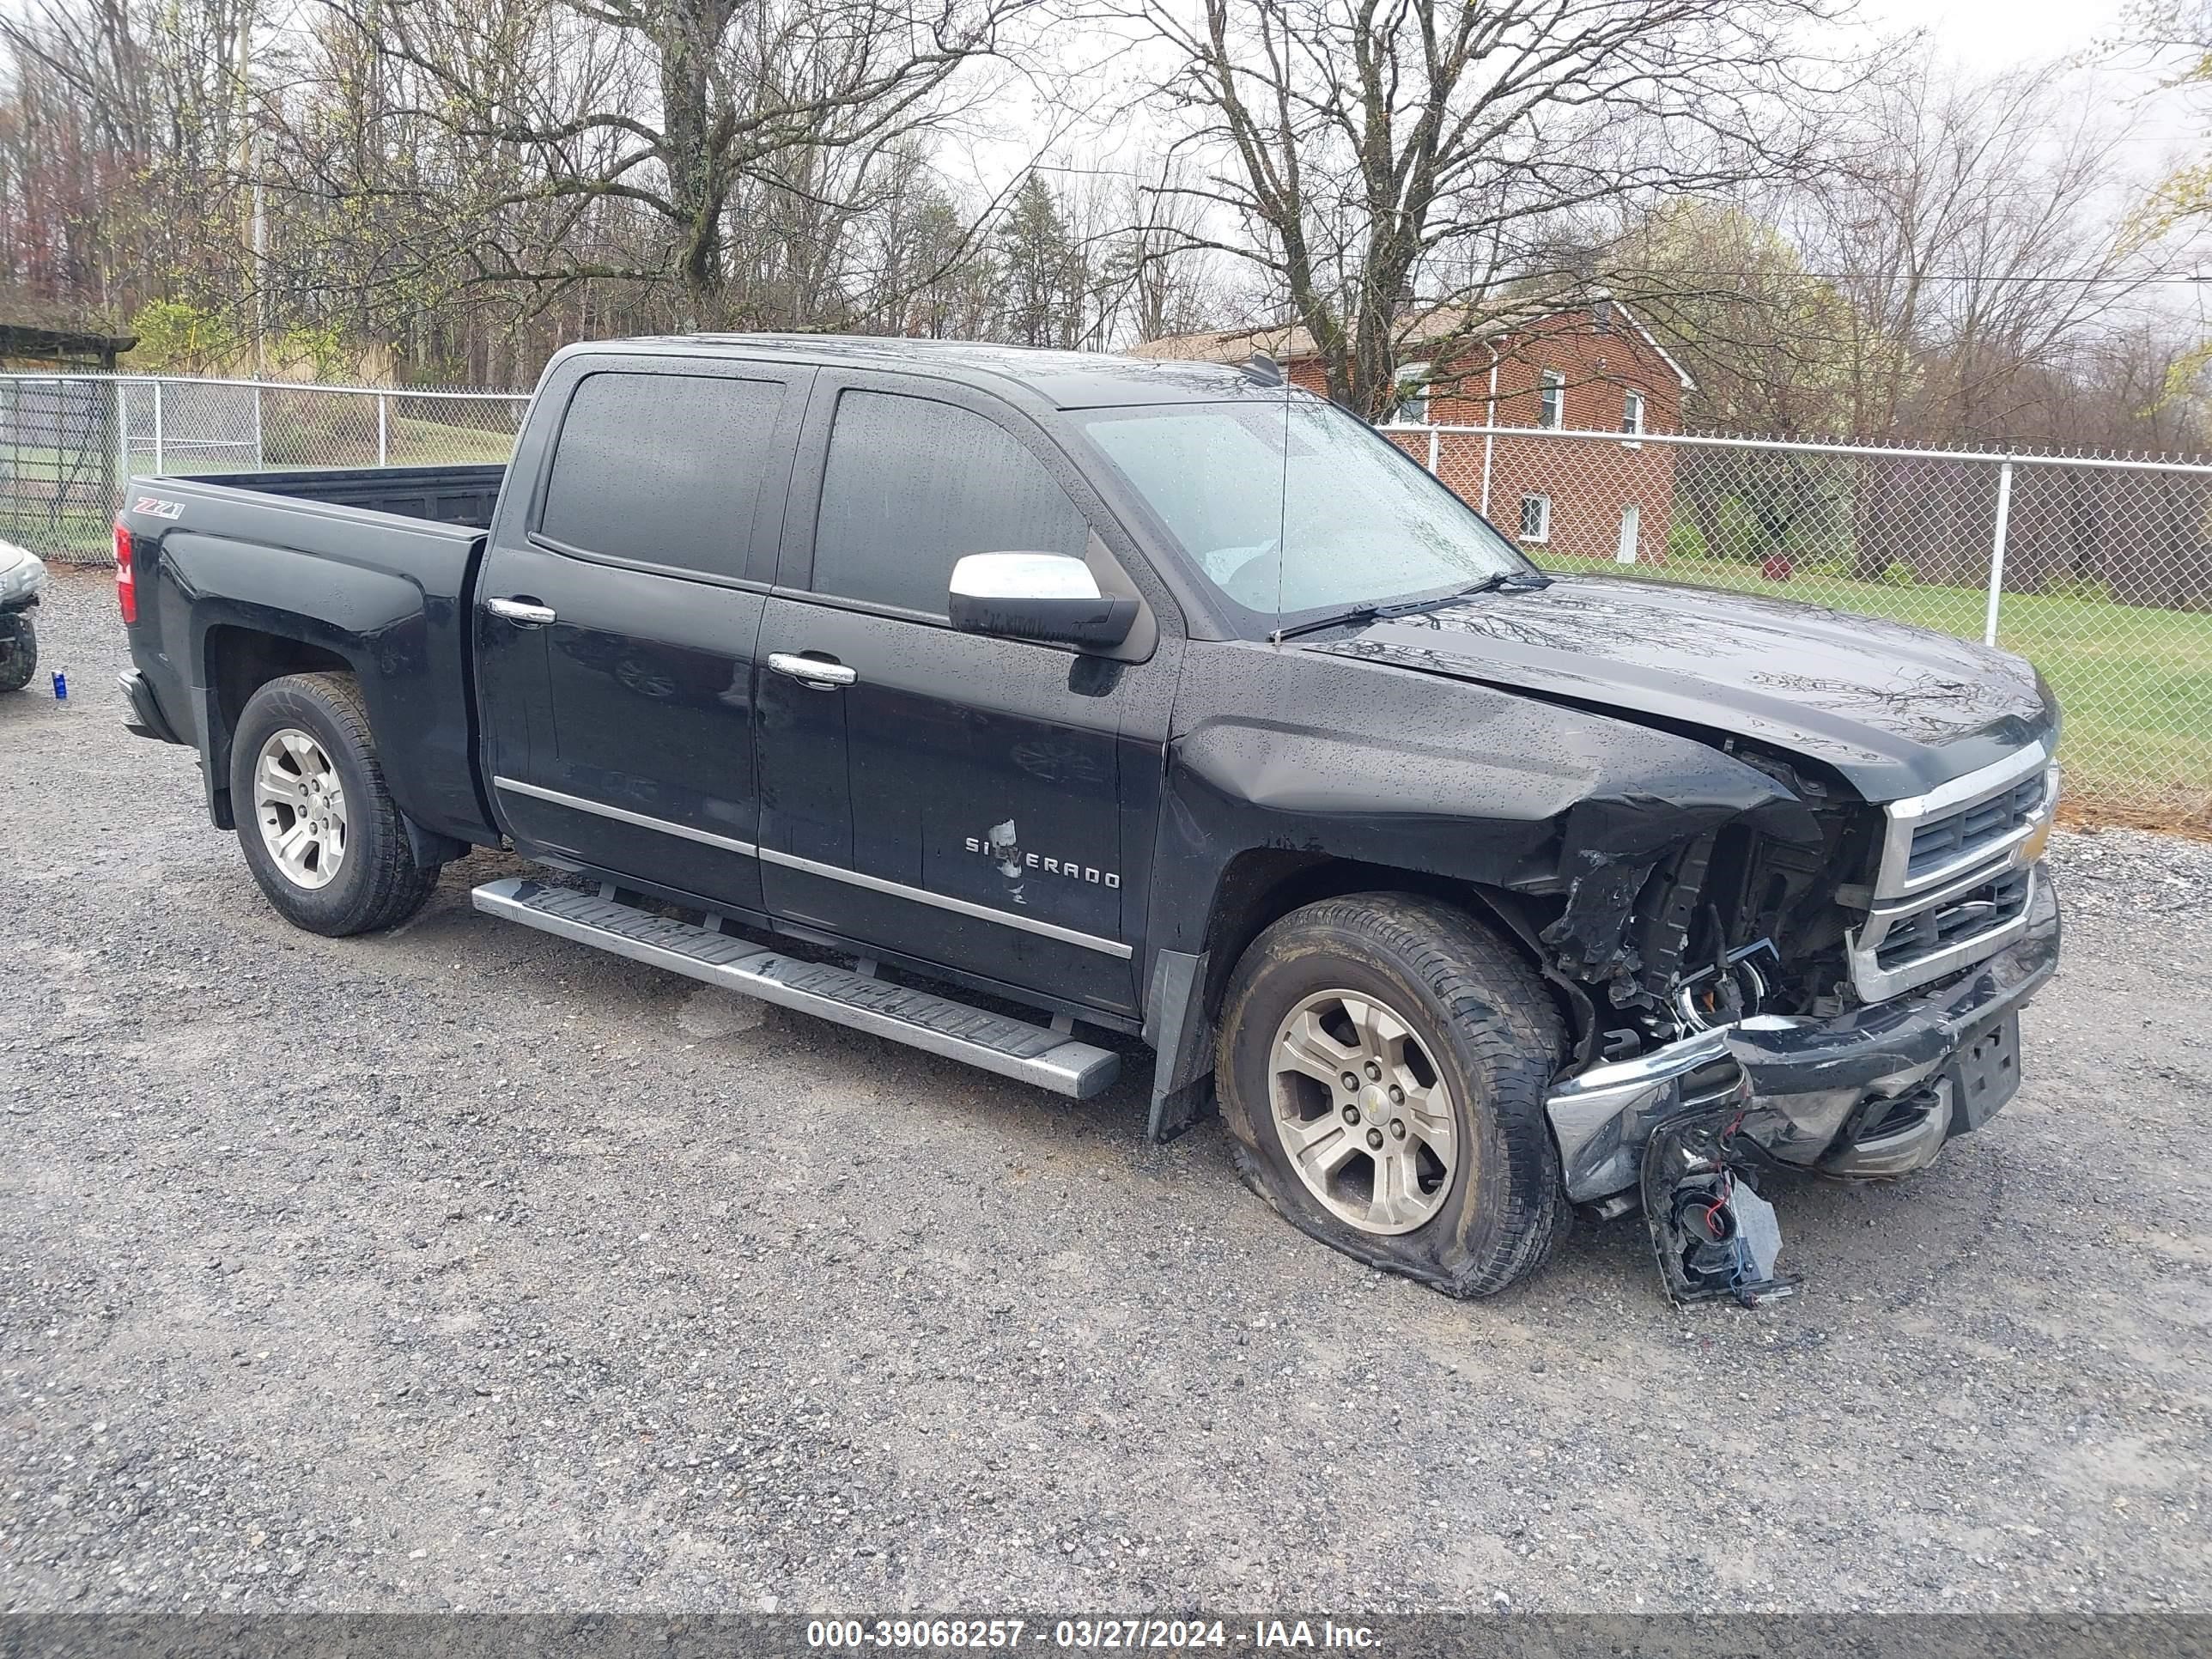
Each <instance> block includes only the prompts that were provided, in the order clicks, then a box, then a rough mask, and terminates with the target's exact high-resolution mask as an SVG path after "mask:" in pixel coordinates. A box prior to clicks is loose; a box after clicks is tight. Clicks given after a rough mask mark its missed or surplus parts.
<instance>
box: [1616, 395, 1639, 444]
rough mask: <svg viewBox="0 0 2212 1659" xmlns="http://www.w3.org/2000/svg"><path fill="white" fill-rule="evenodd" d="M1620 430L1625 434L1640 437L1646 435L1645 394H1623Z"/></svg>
mask: <svg viewBox="0 0 2212 1659" xmlns="http://www.w3.org/2000/svg"><path fill="white" fill-rule="evenodd" d="M1620 429H1621V430H1622V431H1623V432H1632V433H1634V434H1636V435H1637V436H1638V437H1642V436H1643V435H1644V394H1643V393H1642V392H1623V393H1622V394H1621V398H1620Z"/></svg>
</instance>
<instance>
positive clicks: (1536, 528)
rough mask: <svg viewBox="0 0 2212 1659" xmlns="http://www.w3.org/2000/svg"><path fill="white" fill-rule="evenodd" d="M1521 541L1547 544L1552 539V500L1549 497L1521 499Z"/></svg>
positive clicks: (1528, 496) (1537, 496) (1527, 496)
mask: <svg viewBox="0 0 2212 1659" xmlns="http://www.w3.org/2000/svg"><path fill="white" fill-rule="evenodd" d="M1521 539H1522V541H1524V542H1548V541H1550V540H1551V539H1552V498H1551V497H1550V496H1549V495H1523V496H1522V498H1521Z"/></svg>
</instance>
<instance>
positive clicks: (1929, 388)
mask: <svg viewBox="0 0 2212 1659" xmlns="http://www.w3.org/2000/svg"><path fill="white" fill-rule="evenodd" d="M2085 92H2086V89H2085V88H2078V87H2069V84H2068V71H2067V70H2065V69H2064V68H2063V66H2052V67H2050V68H2045V69H2039V70H2023V71H2020V72H2017V73H2014V74H2008V75H2003V76H1996V77H1993V78H1985V79H1978V78H1974V77H1970V76H1963V75H1961V74H1960V73H1959V72H1958V71H1957V70H1955V69H1953V68H1948V67H1945V66H1942V65H1934V64H1922V65H1920V66H1918V67H1917V68H1911V69H1909V70H1904V71H1902V72H1901V73H1899V74H1898V75H1896V76H1893V77H1890V78H1887V79H1886V80H1885V81H1884V82H1881V84H1879V85H1873V86H1869V87H1868V88H1864V89H1863V92H1862V93H1861V94H1860V95H1859V96H1858V97H1857V100H1856V102H1855V106H1854V108H1853V109H1852V110H1851V112H1850V117H1849V118H1850V122H1851V124H1852V125H1853V127H1854V128H1855V130H1856V138H1855V141H1854V143H1853V146H1852V148H1853V150H1854V152H1855V158H1854V159H1853V160H1852V161H1851V162H1850V165H1848V166H1846V167H1843V168H1842V169H1840V170H1839V171H1838V173H1835V174H1834V175H1833V176H1832V177H1831V178H1830V179H1828V180H1827V181H1826V183H1825V185H1824V187H1823V188H1822V189H1820V191H1815V192H1810V193H1808V196H1807V197H1805V199H1804V204H1803V207H1802V212H1801V214H1800V215H1799V226H1798V236H1799V240H1800V241H1801V243H1802V245H1803V246H1805V247H1806V248H1807V249H1808V258H1809V259H1810V260H1811V261H1812V262H1813V263H1814V264H1815V265H1817V266H1818V267H1819V268H1820V269H1821V270H1824V271H1826V272H1831V273H1833V276H1832V280H1833V281H1834V283H1835V285H1836V287H1837V289H1838V292H1839V293H1840V294H1841V295H1843V296H1844V299H1845V301H1847V302H1848V303H1847V307H1846V309H1845V311H1844V313H1843V315H1844V317H1845V318H1846V319H1849V322H1850V326H1851V330H1852V338H1851V340H1850V351H1849V354H1848V363H1849V368H1850V386H1849V400H1850V413H1849V419H1848V426H1849V429H1850V431H1851V432H1852V433H1853V434H1854V435H1857V436H1860V437H1867V438H1893V437H1899V436H1908V435H1917V436H1923V437H1942V438H1945V439H1968V438H1972V439H1981V438H1996V437H2003V436H2006V435H2008V428H2010V426H2011V423H2012V422H2013V418H2014V416H2015V412H2016V410H2017V409H2018V408H2019V406H2020V399H2021V398H2022V397H2023V396H2024V395H2025V388H2026V387H2027V386H2028V384H2029V378H2030V375H2031V373H2032V372H2033V371H2036V370H2041V369H2050V368H2057V367H2058V366H2059V365H2061V364H2062V363H2063V362H2065V361H2066V360H2067V359H2068V357H2069V356H2070V355H2071V354H2073V353H2074V352H2075V351H2077V350H2078V349H2080V348H2081V346H2082V345H2083V344H2084V343H2085V342H2086V341H2087V340H2088V339H2089V338H2091V337H2093V336H2094V335H2095V333H2096V332H2097V331H2098V330H2099V329H2100V327H2102V326H2103V325H2105V324H2106V321H2107V320H2108V319H2113V318H2114V317H2115V316H2116V315H2118V314H2123V313H2124V309H2125V307H2126V303H2127V301H2129V300H2130V296H2131V295H2135V294H2136V293H2138V292H2139V291H2140V290H2141V289H2142V285H2143V283H2145V282H2146V281H2147V280H2148V279H2149V278H2150V277H2151V276H2153V275H2154V263H2153V262H2152V260H2151V259H2150V258H2148V257H2146V255H2147V250H2146V249H2145V248H2144V247H2143V246H2142V243H2141V241H2140V240H2139V239H2136V238H2131V237H2130V236H2129V235H2128V234H2125V233H2124V229H2123V228H2122V226H2121V225H2120V224H2119V223H2118V218H2117V215H2116V212H2115V206H2116V204H2118V202H2120V201H2122V200H2123V199H2124V198H2125V197H2126V196H2127V195H2128V193H2129V192H2128V190H2127V185H2126V174H2125V170H2124V145H2125V143H2126V135H2125V133H2124V130H2123V129H2122V127H2121V126H2120V125H2119V124H2118V123H2117V122H2114V121H2112V120H2110V119H2109V118H2106V115H2105V114H2104V112H2102V110H2101V108H2100V105H2099V103H2098V101H2097V100H2094V99H2093V98H2091V97H2089V96H2087V95H2084V94H2085Z"/></svg>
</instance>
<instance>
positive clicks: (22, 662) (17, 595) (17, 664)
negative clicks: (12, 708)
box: [0, 542, 46, 691]
mask: <svg viewBox="0 0 2212 1659" xmlns="http://www.w3.org/2000/svg"><path fill="white" fill-rule="evenodd" d="M44 586H46V565H45V564H44V563H43V562H41V561H40V558H39V556H38V555H36V554H35V553H33V552H32V551H31V550H29V549H28V548H25V547H18V546H16V545H15V543H13V542H0V691H21V690H22V689H23V688H24V687H25V686H27V685H28V684H30V683H31V676H32V675H33V673H34V672H36V671H37V670H38V666H39V630H38V629H37V627H36V625H35V624H33V622H32V621H31V612H32V611H33V608H35V607H36V606H37V605H38V603H39V590H40V588H42V587H44Z"/></svg>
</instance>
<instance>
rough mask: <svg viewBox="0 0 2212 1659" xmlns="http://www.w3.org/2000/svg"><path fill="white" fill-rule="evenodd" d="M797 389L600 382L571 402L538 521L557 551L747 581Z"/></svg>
mask: <svg viewBox="0 0 2212 1659" xmlns="http://www.w3.org/2000/svg"><path fill="white" fill-rule="evenodd" d="M784 396H785V386H784V385H783V384H782V383H781V381H776V380H742V379H738V378H734V377H731V376H726V375H711V374H653V373H646V372H642V371H636V372H633V371H627V370H615V369H609V370H599V371H597V372H594V373H592V374H586V375H585V376H584V377H583V379H581V380H579V381H578V382H577V383H576V389H575V390H574V392H572V393H570V394H569V398H568V408H567V410H565V411H564V412H563V414H562V422H561V429H560V433H559V435H558V436H557V437H556V440H555V445H554V451H553V459H552V465H551V466H550V469H549V471H548V473H547V477H546V482H545V495H544V504H543V506H542V507H540V509H539V512H538V532H537V533H538V538H539V539H540V540H542V541H544V542H545V543H546V544H549V545H550V546H551V547H553V548H554V549H555V550H556V551H560V552H563V553H578V554H583V555H586V556H592V557H596V558H605V559H611V560H616V561H619V562H623V563H627V564H638V565H646V566H651V567H656V568H661V569H665V570H671V571H675V572H678V573H682V574H703V575H708V576H718V577H726V578H742V577H744V575H745V574H746V561H747V557H748V554H749V551H750V546H751V542H752V535H753V517H754V513H756V511H757V509H758V507H759V504H760V499H761V495H762V487H763V482H764V481H765V479H766V478H767V476H768V473H769V467H770V465H771V463H772V462H773V460H774V459H775V456H776V453H777V447H776V443H775V435H776V428H777V423H778V422H779V421H780V420H781V416H782V412H783V401H784Z"/></svg>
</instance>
